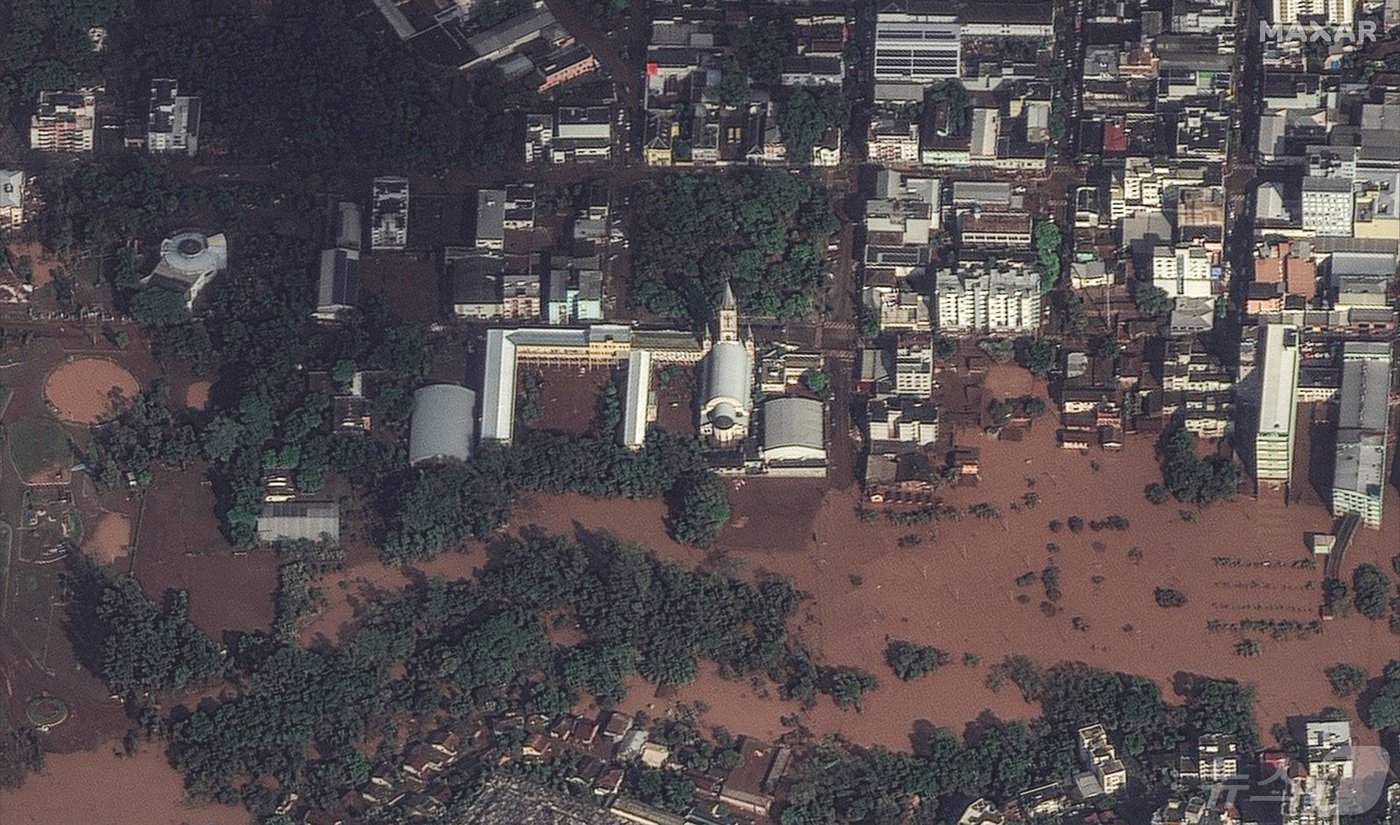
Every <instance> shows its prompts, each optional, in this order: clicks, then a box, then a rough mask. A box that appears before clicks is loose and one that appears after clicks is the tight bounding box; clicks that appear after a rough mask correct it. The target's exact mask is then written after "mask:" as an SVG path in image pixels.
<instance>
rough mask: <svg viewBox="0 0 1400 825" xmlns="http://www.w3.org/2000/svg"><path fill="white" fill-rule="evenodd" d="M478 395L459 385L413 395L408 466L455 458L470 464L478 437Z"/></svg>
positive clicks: (439, 386) (435, 387) (432, 387)
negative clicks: (476, 432) (474, 442)
mask: <svg viewBox="0 0 1400 825" xmlns="http://www.w3.org/2000/svg"><path fill="white" fill-rule="evenodd" d="M475 424H476V393H474V392H472V391H471V390H469V389H467V388H466V387H459V386H457V385H456V384H431V385H429V386H426V387H423V388H421V389H419V390H418V391H417V392H415V393H414V394H413V420H412V423H411V425H410V429H409V435H408V463H409V464H417V463H419V462H420V461H429V460H432V459H440V458H451V459H456V460H458V461H466V460H467V459H468V458H469V457H470V456H471V452H472V437H473V436H474V435H475V433H474V430H475Z"/></svg>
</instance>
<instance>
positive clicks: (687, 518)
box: [671, 471, 730, 547]
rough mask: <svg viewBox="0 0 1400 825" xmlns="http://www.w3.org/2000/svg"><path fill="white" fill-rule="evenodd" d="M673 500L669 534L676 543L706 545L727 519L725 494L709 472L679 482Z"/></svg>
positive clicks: (728, 511)
mask: <svg viewBox="0 0 1400 825" xmlns="http://www.w3.org/2000/svg"><path fill="white" fill-rule="evenodd" d="M673 498H674V500H675V506H674V508H673V510H672V515H671V532H672V533H673V534H674V535H675V537H676V539H677V540H679V541H683V542H686V543H687V544H697V545H700V546H702V547H703V546H707V545H709V543H710V542H711V541H713V540H714V537H715V536H716V535H717V534H718V533H719V530H720V528H721V527H723V526H724V523H725V522H726V521H728V520H729V513H730V510H729V492H728V490H727V489H726V488H725V484H724V481H723V480H721V479H720V477H719V476H717V475H715V474H714V473H712V472H709V471H704V472H698V473H692V474H691V475H690V476H688V477H686V478H684V479H682V480H681V482H680V483H679V484H678V485H677V491H676V492H675V494H674V495H673Z"/></svg>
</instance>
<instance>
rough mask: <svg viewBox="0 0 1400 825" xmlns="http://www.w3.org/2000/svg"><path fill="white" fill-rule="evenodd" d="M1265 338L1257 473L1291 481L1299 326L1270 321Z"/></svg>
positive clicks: (1264, 477) (1256, 439)
mask: <svg viewBox="0 0 1400 825" xmlns="http://www.w3.org/2000/svg"><path fill="white" fill-rule="evenodd" d="M1262 339H1263V346H1262V348H1261V350H1262V354H1263V364H1262V365H1261V369H1262V371H1263V373H1262V375H1263V380H1262V386H1261V389H1260V401H1259V428H1258V431H1257V433H1256V434H1255V437H1254V473H1255V478H1256V479H1258V480H1259V481H1278V482H1284V483H1287V482H1288V481H1289V479H1290V477H1291V476H1292V474H1293V442H1294V437H1295V434H1296V426H1297V418H1298V366H1299V352H1298V328H1297V327H1295V326H1293V325H1291V324H1267V325H1266V326H1265V327H1264V333H1263V336H1262Z"/></svg>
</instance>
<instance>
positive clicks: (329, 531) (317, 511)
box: [258, 501, 340, 541]
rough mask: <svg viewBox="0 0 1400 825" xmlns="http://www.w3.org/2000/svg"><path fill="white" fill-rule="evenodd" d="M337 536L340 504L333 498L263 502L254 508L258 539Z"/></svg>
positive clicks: (317, 539) (313, 538)
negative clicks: (256, 508)
mask: <svg viewBox="0 0 1400 825" xmlns="http://www.w3.org/2000/svg"><path fill="white" fill-rule="evenodd" d="M322 538H328V539H330V540H332V541H337V540H339V539H340V507H339V505H337V504H336V503H335V502H333V501H285V502H274V503H269V504H264V505H263V507H262V510H260V511H259V512H258V539H259V540H260V541H295V540H297V539H307V540H310V541H319V540H320V539H322Z"/></svg>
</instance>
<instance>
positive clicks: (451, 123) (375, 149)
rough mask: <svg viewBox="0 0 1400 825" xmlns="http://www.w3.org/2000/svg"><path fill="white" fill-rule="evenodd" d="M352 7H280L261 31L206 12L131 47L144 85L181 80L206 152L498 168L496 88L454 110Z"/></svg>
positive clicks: (238, 17)
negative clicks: (207, 139) (192, 99)
mask: <svg viewBox="0 0 1400 825" xmlns="http://www.w3.org/2000/svg"><path fill="white" fill-rule="evenodd" d="M349 5H350V4H348V3H346V2H344V0H306V2H298V3H290V4H278V5H277V6H275V7H274V9H273V11H272V12H271V13H270V14H269V15H267V17H266V18H265V19H263V18H261V17H259V16H254V15H249V14H246V13H242V12H239V11H237V10H236V9H232V8H230V9H227V11H226V12H225V11H224V10H222V8H221V7H219V6H212V7H210V9H211V10H212V13H208V14H204V15H189V14H177V15H170V16H169V17H168V18H160V19H150V20H141V21H140V23H141V33H140V37H139V38H135V39H134V43H133V45H134V46H135V50H136V56H137V60H138V61H139V63H140V64H141V67H142V70H143V71H142V74H143V76H146V77H176V78H180V84H181V89H182V90H188V91H189V92H190V93H194V94H199V95H200V96H201V97H202V98H203V115H204V121H205V122H204V129H205V130H207V131H208V132H209V133H210V135H211V137H212V138H213V141H214V142H215V143H219V144H222V145H224V146H225V147H227V148H229V149H231V150H232V151H234V152H236V153H237V154H239V155H243V156H247V157H249V158H250V159H267V160H272V159H285V160H286V161H288V162H289V163H294V164H298V165H299V164H309V165H316V164H338V163H346V162H348V163H380V164H383V163H393V164H404V165H417V164H441V163H445V162H448V161H451V160H454V159H467V160H472V161H476V162H482V163H491V162H495V161H498V160H500V159H501V158H502V157H503V154H502V153H503V151H504V150H505V148H506V146H505V144H506V142H507V141H508V140H509V131H510V130H509V126H508V124H507V123H506V122H504V119H503V118H502V113H503V104H504V101H503V99H502V98H501V94H502V93H501V91H500V90H499V88H498V87H497V86H496V85H495V84H494V83H493V84H489V85H490V86H491V87H490V88H487V89H484V90H482V91H480V92H478V95H477V97H476V99H475V101H474V102H472V103H469V104H465V105H458V104H457V103H456V102H454V101H453V100H452V99H449V97H448V96H447V95H446V94H445V93H444V91H443V90H442V88H441V86H442V83H441V82H440V80H439V79H438V78H437V77H435V76H434V74H433V73H432V72H431V71H430V70H429V69H428V67H426V66H424V65H423V64H422V63H421V62H420V61H419V60H418V59H417V58H416V57H414V56H412V55H411V54H410V53H409V52H408V51H407V50H406V49H404V48H403V47H401V46H399V45H398V44H396V43H395V44H392V45H391V44H390V43H389V42H388V41H381V40H379V39H377V38H375V37H373V36H371V35H370V34H369V33H368V32H367V31H366V30H365V29H364V28H363V27H362V26H361V25H360V24H358V23H356V22H355V21H354V20H353V19H352V18H351V15H350V8H349ZM289 78H295V81H294V82H289Z"/></svg>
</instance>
